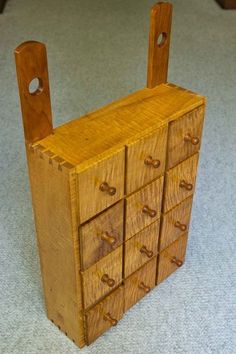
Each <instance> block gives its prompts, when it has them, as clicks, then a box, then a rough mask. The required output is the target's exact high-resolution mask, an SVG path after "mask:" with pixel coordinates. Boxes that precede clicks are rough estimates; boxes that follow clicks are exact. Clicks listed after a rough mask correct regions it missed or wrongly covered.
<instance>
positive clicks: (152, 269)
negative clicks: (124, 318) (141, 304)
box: [125, 257, 157, 311]
mask: <svg viewBox="0 0 236 354" xmlns="http://www.w3.org/2000/svg"><path fill="white" fill-rule="evenodd" d="M156 264H157V258H156V257H154V258H153V259H152V260H151V261H150V262H148V263H147V264H145V265H144V266H143V267H142V268H141V269H139V270H137V271H136V272H135V273H134V274H132V275H131V276H130V277H129V278H127V279H125V311H127V310H128V309H129V308H130V307H131V306H133V305H134V304H136V302H138V301H139V300H140V299H141V298H142V297H144V296H145V295H146V294H148V293H149V292H150V290H151V289H153V288H154V287H155V280H156Z"/></svg>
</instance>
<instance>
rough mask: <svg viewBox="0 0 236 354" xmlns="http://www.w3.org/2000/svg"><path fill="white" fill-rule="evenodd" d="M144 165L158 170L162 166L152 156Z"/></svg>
mask: <svg viewBox="0 0 236 354" xmlns="http://www.w3.org/2000/svg"><path fill="white" fill-rule="evenodd" d="M144 163H145V165H147V166H152V167H153V168H158V167H159V166H160V164H161V161H160V160H155V159H153V158H152V156H148V157H146V159H145V160H144Z"/></svg>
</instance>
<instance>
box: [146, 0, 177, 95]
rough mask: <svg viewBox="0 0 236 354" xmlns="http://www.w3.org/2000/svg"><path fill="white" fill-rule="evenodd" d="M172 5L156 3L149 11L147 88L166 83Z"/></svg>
mask: <svg viewBox="0 0 236 354" xmlns="http://www.w3.org/2000/svg"><path fill="white" fill-rule="evenodd" d="M171 19H172V5H171V4H169V3H162V2H160V3H157V4H156V5H154V6H153V8H152V10H151V21H150V33H149V52H148V73H147V87H148V88H153V87H155V86H157V85H159V84H162V83H166V82H167V73H168V61H169V46H170V33H171Z"/></svg>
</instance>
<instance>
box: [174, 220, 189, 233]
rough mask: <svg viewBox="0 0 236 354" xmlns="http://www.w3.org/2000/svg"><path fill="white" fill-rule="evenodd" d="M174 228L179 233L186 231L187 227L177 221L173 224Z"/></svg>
mask: <svg viewBox="0 0 236 354" xmlns="http://www.w3.org/2000/svg"><path fill="white" fill-rule="evenodd" d="M175 227H177V228H178V229H180V230H181V231H186V230H187V225H185V224H181V222H179V221H176V222H175Z"/></svg>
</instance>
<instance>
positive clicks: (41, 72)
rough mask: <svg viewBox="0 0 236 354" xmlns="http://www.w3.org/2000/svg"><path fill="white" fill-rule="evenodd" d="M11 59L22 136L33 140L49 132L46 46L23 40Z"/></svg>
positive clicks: (30, 141)
mask: <svg viewBox="0 0 236 354" xmlns="http://www.w3.org/2000/svg"><path fill="white" fill-rule="evenodd" d="M15 60H16V72H17V79H18V86H19V94H20V101H21V110H22V118H23V125H24V132H25V140H26V142H27V143H35V142H36V141H37V140H40V139H43V138H45V137H46V136H48V135H49V134H52V132H53V127H52V112H51V101H50V91H49V79H48V65H47V52H46V47H45V45H44V44H43V43H39V42H35V41H29V42H24V43H22V44H21V45H19V46H18V47H17V48H16V49H15Z"/></svg>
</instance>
